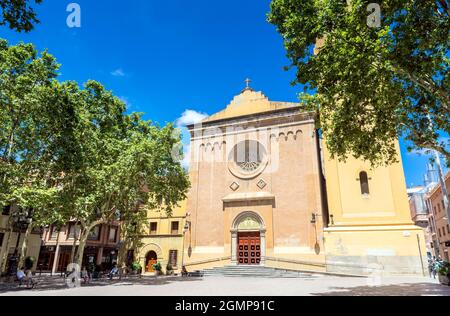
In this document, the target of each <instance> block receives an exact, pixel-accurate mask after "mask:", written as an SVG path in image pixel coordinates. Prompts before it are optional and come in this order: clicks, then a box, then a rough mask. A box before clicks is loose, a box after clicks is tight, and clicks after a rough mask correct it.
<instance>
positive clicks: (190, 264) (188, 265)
mask: <svg viewBox="0 0 450 316" xmlns="http://www.w3.org/2000/svg"><path fill="white" fill-rule="evenodd" d="M227 260H231V256H228V257H221V258H213V259H206V260H201V261H195V262H190V263H188V264H185V265H184V266H185V267H190V266H197V265H200V264H206V263H212V262H222V261H227Z"/></svg>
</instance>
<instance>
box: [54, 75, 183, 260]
mask: <svg viewBox="0 0 450 316" xmlns="http://www.w3.org/2000/svg"><path fill="white" fill-rule="evenodd" d="M65 85H67V86H70V87H71V88H69V89H66V90H68V91H71V90H72V89H73V90H74V91H71V92H70V94H69V97H70V99H68V98H63V99H65V100H70V101H68V102H67V107H68V108H71V110H70V111H69V112H70V113H72V115H71V116H72V119H71V121H72V123H71V125H69V126H67V127H66V133H68V134H69V135H70V136H68V138H72V140H71V144H72V148H74V150H73V151H72V152H71V153H70V159H64V161H66V162H68V165H67V166H66V168H65V172H64V176H63V177H62V179H61V185H62V187H63V189H62V190H61V192H60V195H59V199H60V201H61V205H65V207H64V209H65V211H64V212H65V213H64V215H63V217H64V218H66V220H67V221H69V220H70V221H75V222H79V223H80V226H81V233H80V238H79V247H78V250H77V253H76V255H75V263H77V264H79V265H81V264H82V260H83V253H84V247H85V245H86V242H87V240H88V238H89V236H90V234H91V233H92V231H93V230H94V229H95V227H97V226H99V225H103V224H108V223H112V222H114V221H122V222H123V223H125V225H129V224H130V223H133V222H134V221H136V224H137V225H141V224H142V223H141V222H138V221H140V220H142V219H143V218H145V215H144V214H145V212H146V210H145V207H149V208H152V209H153V208H161V209H162V210H164V211H166V212H167V213H168V214H170V212H171V210H172V209H173V207H174V206H175V205H176V204H177V203H178V202H179V201H180V200H183V199H184V198H185V194H186V191H187V189H188V187H189V181H188V178H187V175H186V173H185V171H184V170H183V168H182V167H181V165H180V163H179V162H177V161H175V160H174V159H173V158H172V148H173V147H174V145H175V144H176V143H177V142H179V141H180V140H179V139H175V138H173V137H172V134H173V130H174V127H173V126H172V125H170V124H169V125H167V126H164V127H159V126H158V125H155V124H152V122H149V121H144V120H142V118H141V116H140V115H139V114H131V115H126V114H125V113H124V111H125V105H124V104H123V102H122V101H120V100H119V99H118V98H117V97H115V96H114V95H113V94H112V93H111V92H109V91H106V90H105V88H104V87H103V86H102V85H101V84H100V83H98V82H95V81H89V82H87V83H86V84H85V86H84V89H79V90H78V91H76V90H77V89H78V88H77V86H76V85H75V84H74V83H64V84H63V86H65ZM50 102H53V101H50ZM142 206H145V207H142Z"/></svg>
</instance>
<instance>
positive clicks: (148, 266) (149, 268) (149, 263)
mask: <svg viewBox="0 0 450 316" xmlns="http://www.w3.org/2000/svg"><path fill="white" fill-rule="evenodd" d="M157 262H158V255H157V254H156V252H154V251H153V250H152V251H149V252H148V253H147V255H146V256H145V271H146V272H155V269H153V265H155V264H156V263H157Z"/></svg>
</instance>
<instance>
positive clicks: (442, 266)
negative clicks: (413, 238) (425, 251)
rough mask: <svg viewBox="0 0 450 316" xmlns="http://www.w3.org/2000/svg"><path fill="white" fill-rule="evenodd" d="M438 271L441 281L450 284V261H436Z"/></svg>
mask: <svg viewBox="0 0 450 316" xmlns="http://www.w3.org/2000/svg"><path fill="white" fill-rule="evenodd" d="M436 271H437V273H438V275H439V282H440V283H441V284H443V285H448V286H450V263H449V262H444V261H440V262H438V263H436Z"/></svg>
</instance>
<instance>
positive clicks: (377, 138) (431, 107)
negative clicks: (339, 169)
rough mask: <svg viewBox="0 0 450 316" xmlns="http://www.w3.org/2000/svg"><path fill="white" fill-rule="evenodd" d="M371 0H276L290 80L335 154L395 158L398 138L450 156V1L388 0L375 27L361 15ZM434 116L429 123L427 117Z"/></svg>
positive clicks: (274, 16) (274, 15) (273, 18)
mask: <svg viewBox="0 0 450 316" xmlns="http://www.w3.org/2000/svg"><path fill="white" fill-rule="evenodd" d="M372 2H373V1H372V0H369V1H364V0H351V1H349V4H347V1H343V0H273V1H272V3H271V12H270V13H269V16H268V20H269V22H271V23H273V24H274V25H276V26H277V28H278V32H279V33H280V34H281V35H282V37H283V39H284V43H285V47H286V49H287V54H288V58H289V59H290V60H291V62H292V64H291V67H296V68H297V78H296V80H295V81H294V82H293V84H304V85H306V87H307V88H310V89H314V90H315V91H316V92H317V94H315V95H313V96H311V95H307V94H305V93H303V94H302V97H301V99H302V101H303V103H304V105H305V106H306V107H307V108H310V109H314V110H316V111H317V113H318V124H319V127H321V128H322V130H323V132H324V133H325V135H326V144H327V147H328V148H329V150H330V152H331V153H332V155H333V157H338V158H340V159H344V160H345V159H346V158H347V157H348V155H353V156H354V157H356V158H362V159H364V160H368V161H370V162H372V163H373V164H380V163H390V162H394V161H396V160H397V152H396V149H395V144H396V139H397V138H398V136H403V137H404V138H405V139H406V140H408V141H410V142H411V143H412V145H411V147H410V148H409V149H410V150H413V149H428V150H429V149H432V150H436V151H438V152H439V153H441V154H442V155H444V156H445V157H446V158H447V163H448V164H450V150H449V147H448V146H449V142H448V140H445V137H444V140H442V138H440V136H442V135H445V134H447V135H448V134H449V133H450V119H449V116H450V94H449V91H450V90H449V85H450V72H449V70H450V60H449V55H450V53H449V43H450V16H449V15H450V9H449V2H448V1H447V0H432V1H418V0H407V1H405V0H386V1H383V2H382V3H381V12H382V15H381V16H380V18H381V27H379V28H377V27H371V25H370V24H368V23H367V19H368V16H369V15H370V14H371V12H368V11H367V10H368V5H369V3H372ZM430 122H431V123H430Z"/></svg>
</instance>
